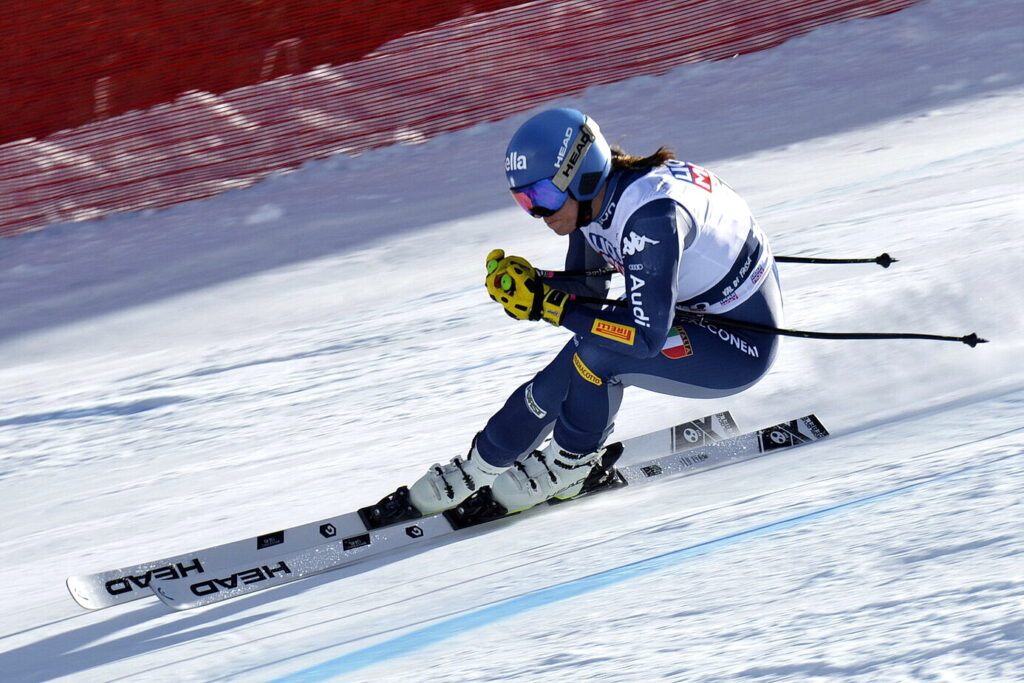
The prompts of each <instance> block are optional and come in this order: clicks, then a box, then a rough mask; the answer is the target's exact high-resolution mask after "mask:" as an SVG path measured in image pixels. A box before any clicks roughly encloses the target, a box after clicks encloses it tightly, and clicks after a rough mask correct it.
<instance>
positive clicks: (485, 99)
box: [0, 0, 919, 236]
mask: <svg viewBox="0 0 1024 683" xmlns="http://www.w3.org/2000/svg"><path fill="white" fill-rule="evenodd" d="M918 1H919V0H773V1H772V2H759V3H751V2H746V1H745V0H660V1H655V0H544V1H542V2H541V1H537V2H527V3H520V4H513V2H514V0H484V1H481V2H459V3H455V2H439V1H438V0H429V1H428V0H389V1H388V2H379V1H377V2H371V1H370V0H178V2H177V3H171V2H167V1H165V0H145V1H143V0H136V1H134V2H122V1H119V0H62V2H60V3H50V2H42V1H40V0H32V1H29V0H18V2H17V3H12V4H16V5H21V7H20V8H16V9H14V11H12V10H11V8H7V12H6V13H5V15H4V19H3V22H4V24H8V25H5V33H4V35H5V36H7V41H6V42H5V43H4V44H3V46H2V47H0V65H4V66H5V67H6V69H5V71H4V72H0V73H5V81H4V82H3V83H2V84H0V102H2V103H3V106H4V112H5V117H6V112H8V111H10V112H11V116H9V117H6V118H7V119H8V120H7V121H5V122H4V123H3V127H2V128H0V140H2V139H4V138H3V137H2V136H3V135H7V136H10V135H14V134H24V133H26V132H29V133H31V134H34V135H44V134H45V137H40V138H38V139H23V140H18V141H14V142H8V143H6V144H3V145H0V236H7V235H13V234H17V233H21V232H25V231H28V230H33V229H38V228H40V227H43V226H45V225H47V224H50V223H55V222H67V221H76V220H86V219H91V218H97V217H101V216H105V215H107V214H110V213H112V212H116V211H131V210H139V209H143V208H155V207H165V206H169V205H171V204H175V203H178V202H181V201H186V200H191V199H198V198H203V197H209V196H211V195H214V194H217V193H219V192H222V191H224V190H226V189H230V188H236V187H242V186H245V185H249V184H251V183H253V182H255V181H257V180H259V179H260V178H262V177H265V176H266V175H267V174H269V173H272V172H274V171H275V170H280V169H285V168H291V167H295V166H297V165H299V164H301V163H302V162H304V161H306V160H308V159H311V158H315V157H322V156H327V155H331V154H336V153H345V152H348V153H353V152H359V151H362V150H366V149H369V148H372V147H378V146H382V145H388V144H393V143H395V142H418V141H422V140H425V139H427V138H430V137H432V136H434V135H437V134H439V133H443V132H447V131H452V130H457V129H459V128H463V127H466V126H470V125H473V124H476V123H480V122H483V121H487V120H495V119H500V118H504V117H506V116H508V115H510V114H512V113H515V112H518V111H523V110H525V109H528V108H530V107H533V106H536V105H538V104H540V103H542V102H545V101H547V100H551V99H553V98H556V97H560V96H565V95H568V94H572V93H576V92H579V91H581V90H582V89H584V88H586V87H589V86H593V85H598V84H604V83H612V82H615V81H619V80H622V79H624V78H629V77H631V76H637V75H641V74H658V73H663V72H665V71H667V70H668V69H671V68H673V67H675V66H679V65H681V64H686V63H690V62H697V61H706V60H714V59H723V58H727V57H731V56H733V55H735V54H737V53H743V52H750V51H753V50H759V49H764V48H766V47H770V46H772V45H776V44H778V43H780V42H782V41H784V40H786V39H787V38H790V37H792V36H795V35H798V34H800V33H804V32H806V31H808V30H810V29H812V28H814V27H816V26H820V25H822V24H825V23H829V22H832V21H839V20H844V19H850V18H856V17H866V16H874V15H878V14H883V13H888V12H893V11H896V10H899V9H902V8H904V7H907V6H909V5H912V4H914V3H915V2H918ZM4 24H0V25H4ZM353 27H355V29H356V30H353ZM10 74H14V77H13V78H8V76H9V75H10ZM281 74H284V75H281ZM144 107H148V108H144ZM121 112H124V113H121ZM69 125H70V126H75V127H73V128H70V129H63V130H59V132H52V131H53V130H55V129H59V128H62V127H64V126H69ZM33 126H34V127H33Z"/></svg>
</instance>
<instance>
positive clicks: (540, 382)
mask: <svg viewBox="0 0 1024 683" xmlns="http://www.w3.org/2000/svg"><path fill="white" fill-rule="evenodd" d="M505 175H506V177H507V178H508V183H509V187H510V188H511V191H512V196H513V198H514V199H515V201H516V202H517V203H518V204H519V205H520V206H521V207H522V208H523V209H524V210H525V211H527V212H528V213H529V214H530V215H531V216H534V217H536V218H542V219H543V220H544V222H545V223H546V224H547V226H548V227H549V228H550V229H551V230H552V231H553V232H554V233H555V234H557V235H561V236H567V237H568V241H569V246H568V253H567V255H566V259H565V265H566V269H567V271H569V272H577V273H583V274H580V275H577V276H575V277H572V278H568V277H567V278H564V279H563V278H559V279H557V280H556V279H552V278H551V277H547V278H543V277H541V275H542V274H541V273H538V272H537V271H536V270H535V269H534V268H533V267H532V266H531V265H530V264H529V262H527V261H526V259H524V258H521V257H517V256H505V254H504V252H502V251H501V250H495V251H492V252H491V254H490V255H488V258H487V275H486V280H485V283H486V287H487V290H488V293H489V294H490V295H491V297H492V298H493V299H494V300H495V301H497V302H498V303H499V304H501V305H502V306H503V307H504V309H505V311H506V312H507V313H508V314H509V315H510V316H512V317H513V318H516V319H519V320H544V321H546V322H548V323H550V324H552V325H555V326H561V327H565V328H567V329H569V330H571V331H572V332H573V333H574V337H573V338H572V339H571V340H570V341H569V343H568V344H566V345H565V347H564V348H563V349H562V351H561V352H560V353H559V354H558V355H557V356H555V358H554V360H552V361H551V363H550V364H548V366H547V367H545V368H544V369H543V370H541V371H540V372H538V373H537V375H536V376H534V377H533V379H531V380H530V381H528V382H526V383H525V384H523V385H522V386H521V387H519V388H518V389H516V391H515V392H514V393H513V394H512V396H511V397H509V399H508V401H506V403H505V405H504V406H503V407H502V408H501V409H500V410H499V411H498V412H497V413H496V414H495V415H494V416H493V417H491V419H490V420H489V421H488V422H487V424H486V426H485V427H484V428H483V430H482V431H480V432H479V433H478V434H477V435H476V437H475V438H474V439H473V443H472V446H471V447H470V450H469V453H468V455H467V456H466V457H464V458H462V457H456V458H454V459H453V460H452V461H451V462H450V463H448V464H445V465H434V466H432V467H431V468H430V470H429V471H428V472H427V473H426V474H425V475H423V476H422V477H421V478H420V479H419V480H417V481H416V482H415V483H414V484H413V485H412V486H411V487H410V490H409V496H410V501H411V502H412V504H413V505H414V506H415V507H416V509H417V510H419V512H420V513H422V514H424V515H427V514H432V513H435V512H439V511H441V510H445V509H448V508H451V507H454V506H456V505H459V504H460V503H462V501H463V500H465V499H466V498H467V497H469V496H470V495H472V494H473V493H474V492H475V491H477V490H478V489H479V488H481V487H483V486H490V487H491V492H492V494H493V498H494V499H495V500H496V501H497V502H499V503H500V504H501V505H503V506H504V507H505V508H507V509H508V511H509V512H516V511H519V510H524V509H526V508H529V507H532V506H534V505H536V504H538V503H540V502H542V501H544V500H547V499H548V498H551V497H556V498H571V497H573V496H575V495H577V494H578V493H579V492H580V490H581V488H582V486H583V482H584V480H585V479H586V477H587V475H588V474H589V473H590V470H591V468H592V467H593V465H594V464H595V463H596V462H598V461H599V459H600V456H601V454H602V446H603V444H604V441H605V439H606V438H607V437H608V435H609V433H610V432H611V429H612V424H613V420H614V418H615V414H616V412H617V411H618V408H619V404H620V401H621V398H622V391H623V388H624V387H627V386H637V387H642V388H644V389H648V390H650V391H655V392H658V393H661V394H668V395H672V396H684V397H690V398H717V397H720V396H727V395H730V394H735V393H737V392H740V391H743V390H744V389H746V388H747V387H749V386H751V385H752V384H754V383H755V382H757V381H758V380H759V379H760V378H761V377H762V376H763V375H764V374H765V373H766V372H767V371H768V369H769V367H770V366H771V364H772V361H773V360H774V356H775V351H776V346H777V337H776V336H775V335H773V334H765V333H756V332H740V331H736V330H732V329H725V328H723V327H716V326H714V325H710V324H701V323H695V322H690V321H686V320H680V319H677V313H678V312H680V311H683V312H687V311H688V312H700V313H713V314H717V315H718V316H723V317H726V318H734V319H736V320H742V321H747V322H754V323H759V324H762V325H767V326H773V327H774V326H778V325H780V324H781V322H782V321H781V315H782V298H781V293H780V290H779V284H778V279H777V272H776V269H775V261H774V258H773V256H772V252H771V249H770V248H769V246H768V240H767V238H766V236H765V234H764V233H763V232H762V230H761V228H760V227H759V226H758V224H757V221H755V220H754V217H753V216H752V215H751V213H750V209H749V208H748V207H747V205H746V203H745V202H744V201H743V199H741V198H740V196H739V195H737V194H736V192H734V191H733V190H732V188H730V187H729V186H728V185H727V184H726V183H725V182H723V181H722V180H721V179H720V178H718V176H716V175H714V174H713V173H711V172H710V171H708V170H706V169H704V168H701V167H700V166H697V165H695V164H691V163H687V162H683V161H679V160H677V159H675V157H674V155H673V154H672V153H671V152H670V151H668V150H667V149H666V148H664V147H662V148H660V149H658V151H656V152H655V153H654V154H652V155H650V156H648V157H643V158H639V157H633V156H629V155H627V154H625V153H624V152H622V151H621V150H619V149H611V148H610V147H609V145H608V143H607V142H606V140H605V138H604V136H603V135H602V134H601V130H600V128H599V127H598V125H597V123H596V122H594V121H593V120H592V119H590V118H589V117H587V116H586V115H584V114H583V113H581V112H579V111H576V110H573V109H553V110H549V111H545V112H542V113H540V114H537V115H536V116H534V117H532V118H530V119H529V120H528V121H527V122H526V123H524V124H523V125H522V126H521V127H520V128H519V129H518V130H517V131H516V133H515V134H514V135H513V136H512V140H511V141H510V142H509V145H508V149H507V151H506V157H505ZM607 266H612V267H614V269H615V270H616V271H618V272H619V273H621V274H622V275H623V277H624V279H625V287H626V289H625V297H624V305H623V306H601V305H596V304H594V303H587V302H585V301H584V299H586V298H587V297H589V298H603V297H604V296H606V295H607V291H608V281H609V279H610V277H611V276H610V275H608V274H600V271H601V267H605V270H607ZM583 271H591V272H590V273H584V272H583ZM593 271H597V272H598V273H599V274H594V272H593ZM552 428H553V432H552ZM548 434H551V435H552V438H551V441H550V442H549V444H548V445H547V446H546V447H545V448H544V449H543V450H535V449H537V448H538V447H539V446H540V444H541V442H542V441H543V440H544V439H545V438H546V437H547V436H548Z"/></svg>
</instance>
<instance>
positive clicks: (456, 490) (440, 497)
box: [409, 439, 508, 516]
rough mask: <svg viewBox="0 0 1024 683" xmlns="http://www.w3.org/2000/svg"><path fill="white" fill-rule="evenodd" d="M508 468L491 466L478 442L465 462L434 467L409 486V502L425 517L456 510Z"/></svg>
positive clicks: (460, 460)
mask: <svg viewBox="0 0 1024 683" xmlns="http://www.w3.org/2000/svg"><path fill="white" fill-rule="evenodd" d="M507 469H508V468H507V467H497V466H495V465H492V464H490V463H489V462H487V461H486V460H484V459H483V457H482V456H481V455H480V452H479V451H478V450H477V449H476V439H474V440H473V446H472V447H471V448H470V449H469V454H468V455H467V456H466V457H465V459H463V458H460V457H459V456H455V457H454V458H452V460H451V462H449V463H447V464H445V465H439V464H438V465H432V466H431V468H430V469H429V470H427V473H426V474H424V475H423V476H422V477H420V478H419V479H417V480H416V483H415V484H413V485H412V486H410V487H409V501H410V502H411V503H412V504H413V506H414V507H415V508H416V509H417V510H419V511H420V513H421V514H423V515H424V516H426V515H432V514H434V513H437V512H441V511H442V510H447V509H449V508H453V507H455V506H456V505H458V504H459V503H461V502H462V501H464V500H465V499H466V498H469V497H470V496H471V495H473V494H474V493H475V492H476V491H477V490H478V489H479V488H480V487H481V486H490V484H491V482H493V481H494V479H495V478H496V477H497V476H498V475H499V474H501V473H502V472H504V471H506V470H507Z"/></svg>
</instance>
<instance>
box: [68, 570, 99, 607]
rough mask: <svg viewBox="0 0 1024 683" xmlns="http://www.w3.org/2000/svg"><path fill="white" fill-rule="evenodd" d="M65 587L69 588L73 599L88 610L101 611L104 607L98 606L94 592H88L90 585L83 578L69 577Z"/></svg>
mask: <svg viewBox="0 0 1024 683" xmlns="http://www.w3.org/2000/svg"><path fill="white" fill-rule="evenodd" d="M64 585H66V586H67V587H68V592H69V593H71V598H72V599H73V600H74V601H75V602H77V603H78V604H79V606H80V607H84V608H85V609H87V610H96V609H101V608H102V607H104V605H100V604H97V602H96V598H95V596H94V595H93V594H92V591H90V590H88V583H87V582H86V581H85V580H84V579H83V577H81V576H69V577H68V578H67V579H66V580H65V581H64Z"/></svg>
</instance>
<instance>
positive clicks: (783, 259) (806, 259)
mask: <svg viewBox="0 0 1024 683" xmlns="http://www.w3.org/2000/svg"><path fill="white" fill-rule="evenodd" d="M775 260H776V261H778V262H779V263H814V264H835V263H877V264H878V265H880V266H882V267H883V268H888V267H889V266H891V265H892V264H893V263H898V262H899V259H894V258H893V257H892V256H889V254H880V255H878V256H875V257H874V258H821V257H817V256H776V257H775ZM535 270H536V271H537V276H538V277H541V278H544V279H545V280H553V279H556V278H560V277H602V276H604V275H614V274H615V273H617V272H618V271H616V270H615V269H614V268H612V267H610V266H603V267H601V268H590V269H588V270H543V269H541V268H536V269H535Z"/></svg>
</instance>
